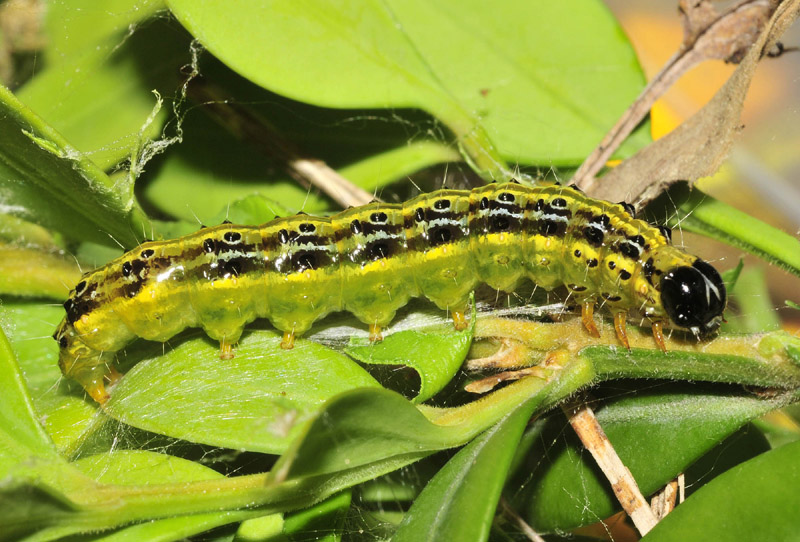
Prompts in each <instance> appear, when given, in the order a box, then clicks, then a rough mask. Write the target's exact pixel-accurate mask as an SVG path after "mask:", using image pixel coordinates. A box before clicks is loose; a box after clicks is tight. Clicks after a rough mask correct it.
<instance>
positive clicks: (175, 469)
mask: <svg viewBox="0 0 800 542" xmlns="http://www.w3.org/2000/svg"><path fill="white" fill-rule="evenodd" d="M72 465H73V466H74V467H75V468H77V469H78V470H80V471H81V472H82V473H84V474H85V475H86V476H89V477H91V478H93V479H95V480H97V481H98V482H101V483H104V484H116V485H123V486H135V485H148V484H174V483H178V482H192V481H196V480H214V479H220V478H223V476H222V475H221V474H220V473H218V472H217V471H215V470H213V469H210V468H208V467H204V466H203V465H201V464H199V463H195V462H194V461H188V460H186V459H181V458H180V457H175V456H171V455H165V454H159V453H155V452H149V451H147V450H115V451H113V452H108V453H101V454H96V455H91V456H89V457H85V458H82V459H79V460H77V461H75V462H73V463H72Z"/></svg>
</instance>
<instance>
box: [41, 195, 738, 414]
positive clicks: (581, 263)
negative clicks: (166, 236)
mask: <svg viewBox="0 0 800 542" xmlns="http://www.w3.org/2000/svg"><path fill="white" fill-rule="evenodd" d="M523 279H529V280H532V281H533V282H535V283H536V284H537V285H539V286H541V287H543V288H546V289H552V288H555V287H557V286H562V285H564V286H566V287H567V289H568V290H569V291H570V296H571V298H572V299H574V300H575V301H576V302H577V303H578V304H579V305H581V307H582V320H583V322H584V325H585V327H586V329H587V330H588V332H589V333H591V334H596V333H597V328H596V326H595V325H594V321H593V311H594V307H595V304H597V303H599V304H601V305H603V306H605V307H607V308H608V309H609V311H610V312H611V313H612V314H614V315H615V318H614V320H615V327H616V329H617V335H618V337H619V338H620V341H621V342H622V343H623V344H624V345H626V346H627V344H626V343H627V341H626V338H625V337H626V336H625V315H626V314H627V311H628V310H629V309H638V310H640V311H641V312H642V313H643V314H644V315H645V316H646V317H648V318H649V319H650V320H651V322H653V324H654V327H653V331H654V337H655V338H656V341H657V343H658V345H659V346H660V347H661V348H662V349H666V346H665V342H664V338H663V331H662V326H663V324H664V323H666V322H668V321H669V322H671V323H672V325H675V326H677V327H682V328H687V329H692V330H693V331H695V332H696V333H700V332H707V331H712V330H714V329H716V327H717V326H718V325H719V321H720V318H721V314H722V311H723V309H724V307H725V300H726V295H725V287H724V285H723V283H722V280H721V279H720V277H719V274H718V273H717V272H716V270H714V268H713V267H711V266H710V265H709V264H707V263H705V262H703V261H702V260H699V259H698V258H697V257H695V256H692V255H689V254H687V253H685V252H684V251H682V250H680V249H678V248H676V247H673V246H672V245H671V244H670V241H669V238H668V231H667V232H665V231H664V230H663V229H659V228H658V227H654V226H651V225H649V224H648V223H646V222H644V221H642V220H637V219H635V218H634V217H633V216H632V215H631V211H630V209H629V206H628V207H626V206H624V205H621V204H613V203H609V202H606V201H601V200H595V199H592V198H589V197H587V196H585V195H583V194H582V193H580V192H578V191H577V190H574V189H571V188H566V187H561V186H544V187H535V188H530V187H525V186H522V185H520V184H517V183H513V182H512V183H504V184H491V185H487V186H483V187H480V188H476V189H474V190H471V191H459V190H439V191H436V192H432V193H428V194H422V195H420V196H418V197H416V198H414V199H412V200H410V201H407V202H406V203H404V204H398V205H392V204H388V205H387V204H381V203H373V204H369V205H365V206H362V207H357V208H352V209H348V210H346V211H343V212H341V213H338V214H336V215H333V216H332V217H329V218H326V217H313V216H308V215H305V214H300V215H295V216H291V217H286V218H280V219H276V220H273V221H271V222H268V223H266V224H263V225H261V226H238V225H233V224H221V225H219V226H216V227H212V228H204V229H201V230H199V231H197V232H195V233H193V234H190V235H187V236H184V237H181V238H179V239H174V240H168V241H157V242H148V243H145V244H143V245H141V246H140V247H138V248H137V249H135V250H133V251H131V252H128V253H127V254H125V255H124V256H122V257H120V258H118V259H116V260H114V261H112V262H110V263H109V264H107V265H105V266H104V267H101V268H99V269H97V270H95V271H92V272H90V273H89V274H87V275H86V276H85V277H84V279H83V280H82V281H81V282H80V283H79V284H78V285H77V286H76V287H75V289H74V290H73V291H72V292H71V294H70V297H69V299H68V300H67V301H66V303H65V304H64V306H65V309H66V313H67V315H66V318H65V319H64V321H62V322H61V324H60V325H59V327H58V329H57V331H56V333H55V335H54V338H55V339H56V340H57V341H58V342H59V347H60V359H59V365H60V367H61V370H62V372H63V373H64V375H66V376H69V377H71V378H74V379H76V380H77V381H78V382H80V383H81V384H82V385H83V386H84V388H85V389H86V390H87V391H88V392H89V394H90V395H91V396H92V397H93V398H94V399H96V400H97V401H98V402H101V403H102V402H104V401H105V400H106V399H107V398H108V395H107V393H106V392H105V387H104V380H108V379H110V378H111V377H112V375H114V373H113V368H112V362H113V358H114V353H115V352H116V351H118V350H120V349H121V348H122V347H124V346H125V345H126V344H128V343H129V342H130V341H132V340H133V339H135V338H137V337H141V338H144V339H149V340H154V341H166V340H168V339H169V338H171V337H172V336H174V335H175V334H177V333H179V332H180V331H181V330H183V329H184V328H187V327H202V328H203V329H204V330H205V332H206V333H207V334H208V335H209V336H210V337H211V338H213V339H216V340H218V341H220V352H221V357H223V358H227V357H231V356H233V345H234V344H235V343H236V342H237V341H238V340H239V337H240V336H241V333H242V331H243V329H244V326H245V325H246V324H247V323H249V322H250V321H252V320H254V319H256V318H268V319H269V320H270V321H271V322H272V324H273V325H274V326H275V327H276V328H277V329H279V330H281V331H282V332H283V334H284V336H283V342H282V343H281V346H282V347H284V348H291V347H292V346H293V344H294V341H295V338H296V337H297V336H299V335H302V334H303V333H304V332H306V331H307V330H308V329H309V328H310V327H311V325H312V324H313V323H314V321H316V320H318V319H320V318H322V317H324V316H325V315H326V314H328V313H330V312H335V311H342V310H345V311H349V312H351V313H352V314H354V315H355V316H356V317H357V318H358V319H359V320H361V321H362V322H364V323H365V324H366V325H368V326H369V329H370V336H371V338H372V339H373V340H380V338H381V329H383V328H384V327H385V326H387V325H388V324H389V323H390V322H391V320H392V318H393V317H394V315H395V313H396V311H397V310H398V309H399V308H401V307H402V306H404V305H405V304H406V303H407V302H408V301H409V299H410V298H412V297H419V296H424V297H426V298H428V299H429V300H431V301H432V302H433V303H435V304H436V305H437V306H438V307H440V308H441V309H445V310H449V311H451V312H452V315H453V321H454V325H455V326H456V327H457V328H462V327H464V326H465V325H466V320H465V316H464V315H465V313H466V309H467V304H468V299H469V295H470V293H471V292H472V291H473V290H474V289H475V287H476V286H477V285H478V284H480V283H487V284H489V285H490V286H491V287H493V288H497V289H499V290H504V291H511V290H513V289H514V288H515V286H516V285H517V284H518V283H519V282H520V281H521V280H523Z"/></svg>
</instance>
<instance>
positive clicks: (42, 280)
mask: <svg viewBox="0 0 800 542" xmlns="http://www.w3.org/2000/svg"><path fill="white" fill-rule="evenodd" d="M80 277H81V272H80V269H79V268H78V265H77V263H76V262H75V260H72V259H70V260H68V259H66V258H64V256H63V254H58V253H53V252H50V251H45V250H39V249H35V248H25V247H15V246H9V245H5V244H3V243H0V294H11V295H15V296H26V297H27V296H29V297H50V298H54V299H66V298H67V294H69V291H70V289H71V288H72V287H73V286H74V285H75V284H76V283H77V282H78V280H80Z"/></svg>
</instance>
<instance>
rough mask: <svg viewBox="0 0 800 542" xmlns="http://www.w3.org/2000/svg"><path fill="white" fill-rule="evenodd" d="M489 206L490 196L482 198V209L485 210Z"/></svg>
mask: <svg viewBox="0 0 800 542" xmlns="http://www.w3.org/2000/svg"><path fill="white" fill-rule="evenodd" d="M488 208H489V198H482V199H481V211H485V210H486V209H488Z"/></svg>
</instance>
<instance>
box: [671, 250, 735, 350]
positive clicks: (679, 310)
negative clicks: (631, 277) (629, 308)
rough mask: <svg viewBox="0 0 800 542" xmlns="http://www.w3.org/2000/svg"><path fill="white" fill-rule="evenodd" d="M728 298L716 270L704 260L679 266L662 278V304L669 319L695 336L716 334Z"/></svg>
mask: <svg viewBox="0 0 800 542" xmlns="http://www.w3.org/2000/svg"><path fill="white" fill-rule="evenodd" d="M726 300H727V295H726V293H725V284H724V283H723V282H722V277H720V275H719V273H718V272H717V270H716V269H714V268H713V267H712V266H711V265H709V264H708V263H706V262H704V261H703V260H699V259H698V260H697V261H695V262H694V264H692V265H691V266H688V265H685V266H682V267H676V268H675V269H673V270H671V271H669V272H668V273H667V274H665V275H664V277H663V278H662V279H661V301H662V303H663V304H664V310H665V311H666V313H667V316H669V319H670V320H671V321H672V322H673V323H674V324H675V325H676V326H678V327H682V328H686V329H689V330H691V331H692V332H693V333H695V334H696V335H706V334H708V333H711V332H713V331H715V330H716V329H717V328H718V327H719V326H720V324H721V323H722V311H724V310H725V303H726Z"/></svg>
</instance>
